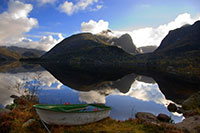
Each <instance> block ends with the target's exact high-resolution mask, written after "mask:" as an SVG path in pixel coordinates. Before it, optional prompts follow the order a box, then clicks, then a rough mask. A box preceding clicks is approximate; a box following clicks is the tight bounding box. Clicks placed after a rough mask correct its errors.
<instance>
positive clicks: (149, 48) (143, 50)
mask: <svg viewBox="0 0 200 133" xmlns="http://www.w3.org/2000/svg"><path fill="white" fill-rule="evenodd" d="M157 48H158V47H157V46H156V45H154V46H153V45H152V46H143V47H139V48H138V50H139V51H140V52H141V53H152V52H154V51H155V50H156V49H157Z"/></svg>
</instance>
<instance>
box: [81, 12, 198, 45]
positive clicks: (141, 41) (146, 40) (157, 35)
mask: <svg viewBox="0 0 200 133" xmlns="http://www.w3.org/2000/svg"><path fill="white" fill-rule="evenodd" d="M197 20H200V16H196V17H192V16H191V15H190V14H189V13H184V14H180V15H178V16H177V17H176V18H175V20H173V21H171V22H169V23H167V24H163V25H160V26H158V27H156V28H153V27H144V28H140V29H135V30H126V31H125V30H124V31H123V30H121V31H116V30H114V31H113V33H114V34H112V35H113V36H116V37H120V36H121V35H122V34H125V33H128V34H129V35H130V36H131V37H132V40H133V42H134V44H135V45H136V47H141V46H148V45H157V46H159V45H160V43H161V41H162V40H163V39H164V37H165V36H166V35H167V34H168V32H169V31H170V30H174V29H176V28H180V27H181V26H183V25H185V24H193V23H194V22H195V21H197ZM106 29H109V22H107V21H104V20H100V21H99V22H96V21H94V20H90V21H89V22H82V24H81V31H82V32H91V33H93V34H96V33H99V32H101V31H103V30H106Z"/></svg>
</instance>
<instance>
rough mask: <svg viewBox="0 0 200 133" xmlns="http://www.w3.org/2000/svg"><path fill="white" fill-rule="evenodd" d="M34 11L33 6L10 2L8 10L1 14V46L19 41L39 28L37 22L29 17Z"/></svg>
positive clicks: (11, 0) (12, 0)
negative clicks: (33, 29) (32, 30)
mask: <svg viewBox="0 0 200 133" xmlns="http://www.w3.org/2000/svg"><path fill="white" fill-rule="evenodd" d="M32 9H33V7H32V5H31V4H24V3H22V2H20V1H14V0H10V1H9V2H8V10H7V11H5V12H3V13H1V14H0V20H1V21H0V29H1V30H0V36H1V37H0V45H5V44H6V43H12V42H16V41H18V39H19V38H21V37H23V36H24V35H23V34H24V33H26V32H29V31H30V30H31V29H32V28H33V27H36V26H37V24H38V22H37V20H36V19H35V18H30V17H28V14H29V13H30V11H31V10H32Z"/></svg>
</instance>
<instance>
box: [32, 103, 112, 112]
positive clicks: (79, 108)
mask: <svg viewBox="0 0 200 133" xmlns="http://www.w3.org/2000/svg"><path fill="white" fill-rule="evenodd" d="M33 107H35V108H39V109H44V110H49V111H56V112H80V113H81V112H95V111H102V110H110V109H111V108H110V107H108V106H105V105H102V104H68V105H65V104H36V105H34V106H33Z"/></svg>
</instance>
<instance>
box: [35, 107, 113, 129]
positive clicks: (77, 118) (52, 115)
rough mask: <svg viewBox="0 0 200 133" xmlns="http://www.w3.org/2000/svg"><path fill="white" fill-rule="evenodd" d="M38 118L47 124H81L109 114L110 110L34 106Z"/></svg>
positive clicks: (100, 118)
mask: <svg viewBox="0 0 200 133" xmlns="http://www.w3.org/2000/svg"><path fill="white" fill-rule="evenodd" d="M36 112H37V114H38V115H39V117H40V119H41V120H43V121H44V122H45V123H47V124H48V125H83V124H88V123H92V122H97V121H99V120H102V119H104V118H106V117H108V116H109V114H110V110H101V111H95V112H79V113H76V112H56V111H49V110H44V109H39V108H36Z"/></svg>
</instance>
